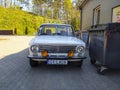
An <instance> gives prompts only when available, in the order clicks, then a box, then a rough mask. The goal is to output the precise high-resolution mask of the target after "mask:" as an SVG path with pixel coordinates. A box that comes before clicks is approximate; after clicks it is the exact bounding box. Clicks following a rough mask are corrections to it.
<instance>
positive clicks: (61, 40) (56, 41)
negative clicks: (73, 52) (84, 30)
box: [30, 36, 85, 46]
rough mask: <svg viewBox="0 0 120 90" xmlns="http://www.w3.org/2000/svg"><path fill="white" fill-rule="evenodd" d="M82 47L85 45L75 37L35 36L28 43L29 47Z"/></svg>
mask: <svg viewBox="0 0 120 90" xmlns="http://www.w3.org/2000/svg"><path fill="white" fill-rule="evenodd" d="M36 44H37V45H38V44H40V45H82V46H85V43H84V42H83V41H82V40H80V39H77V38H76V37H68V36H36V37H35V38H33V39H32V40H31V41H30V45H36Z"/></svg>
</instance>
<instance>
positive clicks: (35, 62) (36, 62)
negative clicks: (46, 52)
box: [29, 59, 38, 67]
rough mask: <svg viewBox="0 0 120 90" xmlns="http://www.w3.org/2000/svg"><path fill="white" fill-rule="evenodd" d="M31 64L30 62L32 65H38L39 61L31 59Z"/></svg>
mask: <svg viewBox="0 0 120 90" xmlns="http://www.w3.org/2000/svg"><path fill="white" fill-rule="evenodd" d="M29 64H30V66H31V67H37V66H38V61H34V60H32V59H30V60H29Z"/></svg>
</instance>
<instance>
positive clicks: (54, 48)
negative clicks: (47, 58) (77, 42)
mask: <svg viewBox="0 0 120 90" xmlns="http://www.w3.org/2000/svg"><path fill="white" fill-rule="evenodd" d="M39 48H40V52H41V51H43V50H47V51H48V53H68V51H70V50H72V51H74V52H75V49H76V46H51V45H42V46H41V45H40V46H39Z"/></svg>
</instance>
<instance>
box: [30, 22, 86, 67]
mask: <svg viewBox="0 0 120 90" xmlns="http://www.w3.org/2000/svg"><path fill="white" fill-rule="evenodd" d="M29 45H30V47H29V55H28V58H29V62H30V66H31V67H35V66H37V65H38V62H46V64H48V65H54V64H55V65H67V64H69V63H70V62H76V64H77V65H79V66H81V65H82V63H83V60H84V59H85V58H86V57H85V43H84V42H83V41H82V40H80V39H78V38H77V37H76V34H75V31H74V29H73V27H72V26H71V25H68V24H43V25H41V26H40V28H39V30H38V33H37V36H36V37H35V38H33V39H32V40H31V41H30V43H29Z"/></svg>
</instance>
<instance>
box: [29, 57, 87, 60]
mask: <svg viewBox="0 0 120 90" xmlns="http://www.w3.org/2000/svg"><path fill="white" fill-rule="evenodd" d="M28 58H30V59H32V60H35V61H47V60H48V59H52V60H68V61H81V60H83V59H86V58H87V57H73V58H68V57H63V58H62V57H61V58H59V57H56V58H53V57H46V58H43V57H40V56H28Z"/></svg>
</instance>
